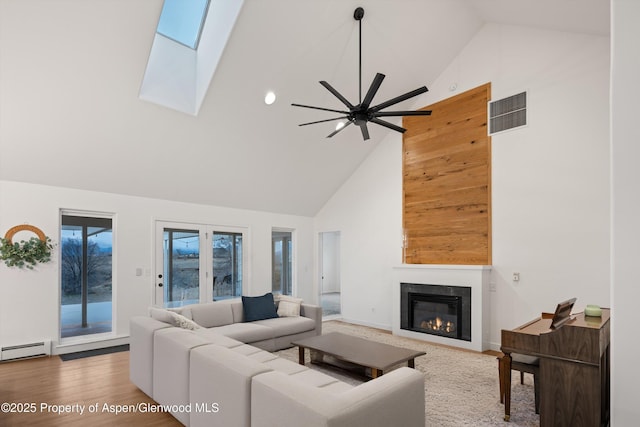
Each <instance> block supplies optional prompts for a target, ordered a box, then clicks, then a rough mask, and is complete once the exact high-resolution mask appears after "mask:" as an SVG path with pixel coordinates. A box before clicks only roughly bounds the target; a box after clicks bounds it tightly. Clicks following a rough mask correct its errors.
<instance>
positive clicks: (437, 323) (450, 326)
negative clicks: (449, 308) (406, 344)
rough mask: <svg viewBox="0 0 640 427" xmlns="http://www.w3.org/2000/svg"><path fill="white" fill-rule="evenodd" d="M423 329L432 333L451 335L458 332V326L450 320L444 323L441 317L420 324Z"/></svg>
mask: <svg viewBox="0 0 640 427" xmlns="http://www.w3.org/2000/svg"><path fill="white" fill-rule="evenodd" d="M420 327H421V328H422V329H428V330H431V331H438V332H446V333H448V334H451V333H453V332H455V331H456V324H455V323H454V322H451V321H450V320H447V321H444V320H442V319H441V318H440V317H436V318H435V319H429V320H423V321H422V322H421V323H420Z"/></svg>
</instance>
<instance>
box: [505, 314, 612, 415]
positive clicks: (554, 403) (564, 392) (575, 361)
mask: <svg viewBox="0 0 640 427" xmlns="http://www.w3.org/2000/svg"><path fill="white" fill-rule="evenodd" d="M610 316H611V311H610V310H609V309H602V317H590V316H585V315H584V313H577V314H576V315H575V319H573V320H572V321H571V322H567V323H565V324H564V325H563V326H562V327H560V328H558V329H555V330H552V329H550V326H551V319H550V318H546V316H542V317H540V318H538V319H534V320H532V321H530V322H528V323H526V324H524V325H522V326H519V327H517V328H515V329H513V330H504V329H503V330H502V346H501V350H502V352H503V353H504V354H505V357H503V359H502V363H503V365H502V366H501V372H502V373H503V377H502V378H501V379H500V381H502V384H503V385H504V386H505V392H506V395H505V420H506V421H508V420H509V417H510V410H511V408H510V401H511V353H518V354H526V355H531V356H535V357H539V358H540V426H541V427H547V426H578V425H579V426H582V427H590V426H593V427H601V426H608V425H609V404H610V390H609V389H610V380H609V378H610V368H609V343H610V328H609V323H610V322H609V319H610Z"/></svg>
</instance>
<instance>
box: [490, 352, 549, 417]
mask: <svg viewBox="0 0 640 427" xmlns="http://www.w3.org/2000/svg"><path fill="white" fill-rule="evenodd" d="M502 358H503V356H498V378H500V403H504V398H505V395H506V391H505V384H504V382H503V377H502ZM511 370H513V371H520V384H524V374H525V372H526V373H528V374H532V375H533V390H534V397H535V402H536V403H535V406H536V414H539V413H540V384H539V382H538V379H539V376H540V360H539V359H538V358H537V357H532V356H525V355H522V354H515V353H513V354H511Z"/></svg>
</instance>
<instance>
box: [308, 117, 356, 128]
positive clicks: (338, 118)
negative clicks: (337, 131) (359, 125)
mask: <svg viewBox="0 0 640 427" xmlns="http://www.w3.org/2000/svg"><path fill="white" fill-rule="evenodd" d="M346 118H348V116H342V117H334V118H333V119H325V120H318V121H315V122H308V123H301V124H299V125H298V126H307V125H315V124H316V123H324V122H332V121H334V120H342V119H346Z"/></svg>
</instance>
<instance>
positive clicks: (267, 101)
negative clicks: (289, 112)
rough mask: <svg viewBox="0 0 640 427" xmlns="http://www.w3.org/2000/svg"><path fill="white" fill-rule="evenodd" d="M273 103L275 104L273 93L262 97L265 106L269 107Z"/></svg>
mask: <svg viewBox="0 0 640 427" xmlns="http://www.w3.org/2000/svg"><path fill="white" fill-rule="evenodd" d="M274 102H276V94H275V93H273V92H267V94H266V95H265V97H264V103H265V104H267V105H271V104H273V103H274Z"/></svg>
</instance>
